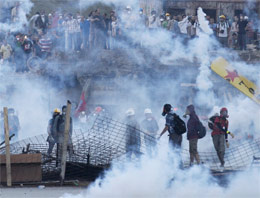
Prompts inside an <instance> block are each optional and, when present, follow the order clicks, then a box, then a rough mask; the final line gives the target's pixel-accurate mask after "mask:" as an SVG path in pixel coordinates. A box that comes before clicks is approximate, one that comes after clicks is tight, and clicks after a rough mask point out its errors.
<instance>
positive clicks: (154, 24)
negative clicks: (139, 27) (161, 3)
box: [148, 10, 160, 30]
mask: <svg viewBox="0 0 260 198" xmlns="http://www.w3.org/2000/svg"><path fill="white" fill-rule="evenodd" d="M158 27H160V20H159V18H158V17H157V16H156V11H155V10H153V11H152V12H151V16H150V17H149V19H148V28H149V29H150V30H155V29H157V28H158Z"/></svg>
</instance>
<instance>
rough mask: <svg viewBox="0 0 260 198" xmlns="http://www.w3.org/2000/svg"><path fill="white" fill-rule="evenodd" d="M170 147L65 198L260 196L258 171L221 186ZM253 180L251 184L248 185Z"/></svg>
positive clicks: (251, 171)
mask: <svg viewBox="0 0 260 198" xmlns="http://www.w3.org/2000/svg"><path fill="white" fill-rule="evenodd" d="M176 152H178V151H173V150H169V149H168V148H167V146H165V145H164V146H163V145H162V147H161V148H160V149H159V153H158V155H157V156H156V157H154V158H149V157H147V156H144V157H143V158H142V159H141V161H140V162H139V163H137V164H135V163H128V164H123V165H122V164H121V165H119V166H118V165H114V166H113V167H112V169H111V170H110V171H108V172H107V173H106V174H105V176H104V178H102V179H101V178H100V179H97V180H96V181H95V183H94V184H91V185H90V186H89V188H88V190H87V191H84V192H82V194H80V195H78V196H74V195H73V196H72V195H70V194H65V195H63V196H62V197H61V198H72V197H73V198H85V197H90V198H92V197H115V198H119V197H191V196H192V197H229V198H232V197H248V196H251V197H257V196H259V195H260V190H259V184H260V180H259V177H256V175H259V170H258V169H252V170H250V171H246V172H242V173H239V174H237V175H235V176H233V177H230V178H227V180H229V182H230V183H229V184H228V186H222V187H221V186H220V185H219V184H218V182H217V180H216V178H214V177H213V176H212V175H211V174H210V172H209V171H208V169H207V168H206V167H203V166H194V167H192V168H190V169H184V170H183V169H180V168H179V156H178V155H176ZM248 179H250V181H251V182H250V183H251V185H248V181H249V180H248Z"/></svg>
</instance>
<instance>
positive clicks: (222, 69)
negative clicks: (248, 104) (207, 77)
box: [211, 57, 260, 104]
mask: <svg viewBox="0 0 260 198" xmlns="http://www.w3.org/2000/svg"><path fill="white" fill-rule="evenodd" d="M211 69H212V70H213V71H214V72H216V73H217V74H218V75H219V76H221V77H222V78H224V79H225V80H227V81H228V82H229V83H230V84H231V85H233V86H234V87H236V88H237V89H238V90H239V91H241V92H242V93H244V94H245V95H246V96H248V97H249V98H251V99H252V100H254V101H255V102H257V103H258V104H260V89H259V88H258V87H257V86H256V85H255V84H254V83H253V82H252V81H250V80H248V79H247V78H246V77H244V76H241V75H239V73H238V72H237V71H236V70H235V69H234V68H232V67H231V65H230V64H229V63H228V62H227V60H225V59H224V58H222V57H220V58H218V59H216V60H215V61H213V63H212V64H211Z"/></svg>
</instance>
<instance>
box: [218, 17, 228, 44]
mask: <svg viewBox="0 0 260 198" xmlns="http://www.w3.org/2000/svg"><path fill="white" fill-rule="evenodd" d="M219 18H220V22H219V23H218V24H217V32H218V38H219V42H220V43H221V45H222V46H223V47H228V34H229V29H230V28H229V24H228V22H227V21H226V17H225V16H224V15H221V16H220V17H219Z"/></svg>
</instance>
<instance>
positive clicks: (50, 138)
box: [47, 108, 61, 155]
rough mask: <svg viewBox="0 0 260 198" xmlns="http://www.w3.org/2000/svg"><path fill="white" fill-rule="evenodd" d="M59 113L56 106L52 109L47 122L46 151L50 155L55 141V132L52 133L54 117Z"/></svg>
mask: <svg viewBox="0 0 260 198" xmlns="http://www.w3.org/2000/svg"><path fill="white" fill-rule="evenodd" d="M60 113H61V112H60V110H59V109H57V108H56V109H54V111H53V114H52V118H51V119H50V120H49V123H48V127H47V132H48V138H47V142H48V143H49V148H48V151H47V154H48V155H51V153H52V150H53V147H54V146H55V144H56V143H57V134H55V133H54V130H53V129H54V128H53V125H54V121H55V118H56V117H57V116H59V115H60Z"/></svg>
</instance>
